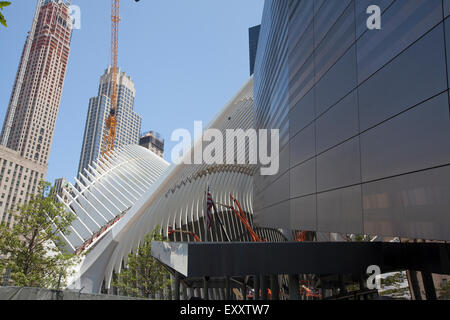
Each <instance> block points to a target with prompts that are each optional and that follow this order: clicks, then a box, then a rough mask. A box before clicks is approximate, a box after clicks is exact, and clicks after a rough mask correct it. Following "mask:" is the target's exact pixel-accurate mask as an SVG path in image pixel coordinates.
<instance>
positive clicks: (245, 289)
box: [242, 278, 247, 301]
mask: <svg viewBox="0 0 450 320" xmlns="http://www.w3.org/2000/svg"><path fill="white" fill-rule="evenodd" d="M242 297H243V298H244V301H246V300H247V283H245V278H244V282H243V283H242Z"/></svg>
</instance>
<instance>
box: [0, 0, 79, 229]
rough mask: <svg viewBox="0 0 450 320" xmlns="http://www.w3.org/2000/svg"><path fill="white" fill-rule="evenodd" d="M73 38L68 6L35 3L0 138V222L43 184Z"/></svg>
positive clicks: (52, 0) (54, 0) (56, 1)
mask: <svg viewBox="0 0 450 320" xmlns="http://www.w3.org/2000/svg"><path fill="white" fill-rule="evenodd" d="M71 37H72V19H71V17H70V16H69V6H68V4H67V3H66V2H64V1H61V0H43V1H42V0H41V1H38V4H37V7H36V11H35V15H34V18H33V23H32V26H31V30H30V32H29V34H28V37H27V40H26V42H25V46H24V49H23V52H22V56H21V59H20V64H19V69H18V71H17V74H16V80H15V82H14V87H13V90H12V94H11V98H10V102H9V107H8V110H7V113H6V117H5V121H4V125H3V129H2V134H1V138H0V141H1V144H2V146H1V147H0V170H1V171H0V223H6V224H8V225H10V224H11V223H12V222H13V219H12V215H11V213H10V212H8V210H10V209H15V208H16V206H17V205H22V204H24V203H26V202H27V201H28V200H29V199H30V196H31V195H32V194H33V193H35V192H36V191H37V187H38V183H39V181H40V180H42V179H45V175H46V173H47V167H48V158H49V154H50V147H51V144H52V140H53V133H54V129H55V122H56V117H57V114H58V109H59V104H60V101H61V94H62V90H63V85H64V79H65V75H66V69H67V63H68V59H69V52H70V39H71Z"/></svg>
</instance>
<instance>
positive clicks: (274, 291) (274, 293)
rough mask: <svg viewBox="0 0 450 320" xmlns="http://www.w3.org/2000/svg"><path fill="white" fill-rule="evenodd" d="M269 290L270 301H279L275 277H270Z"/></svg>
mask: <svg viewBox="0 0 450 320" xmlns="http://www.w3.org/2000/svg"><path fill="white" fill-rule="evenodd" d="M270 288H271V290H272V300H280V285H279V283H278V276H277V275H274V274H272V275H270Z"/></svg>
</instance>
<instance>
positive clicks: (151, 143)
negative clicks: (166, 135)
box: [139, 131, 164, 158]
mask: <svg viewBox="0 0 450 320" xmlns="http://www.w3.org/2000/svg"><path fill="white" fill-rule="evenodd" d="M139 145H140V146H141V147H144V148H146V149H148V150H150V151H153V152H154V153H156V154H157V155H158V156H160V157H161V158H164V139H163V138H162V137H161V135H160V134H159V133H157V132H155V131H150V132H147V133H144V134H143V135H142V136H141V138H140V139H139Z"/></svg>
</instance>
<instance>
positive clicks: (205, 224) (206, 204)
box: [203, 182, 209, 242]
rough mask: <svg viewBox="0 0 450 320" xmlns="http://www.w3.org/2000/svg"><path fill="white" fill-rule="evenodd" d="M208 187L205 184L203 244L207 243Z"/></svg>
mask: <svg viewBox="0 0 450 320" xmlns="http://www.w3.org/2000/svg"><path fill="white" fill-rule="evenodd" d="M208 185H209V183H208V182H206V190H205V214H204V215H203V216H204V221H203V222H204V227H205V242H208Z"/></svg>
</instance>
